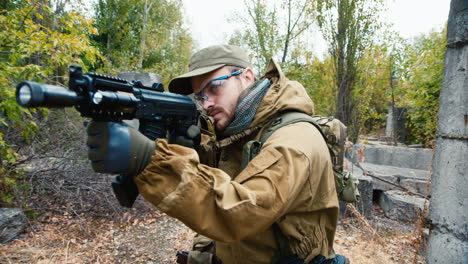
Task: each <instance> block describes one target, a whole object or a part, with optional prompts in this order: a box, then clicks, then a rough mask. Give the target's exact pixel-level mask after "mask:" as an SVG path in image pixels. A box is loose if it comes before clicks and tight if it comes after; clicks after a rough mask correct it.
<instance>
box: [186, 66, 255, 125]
mask: <svg viewBox="0 0 468 264" xmlns="http://www.w3.org/2000/svg"><path fill="white" fill-rule="evenodd" d="M231 69H232V68H231V67H227V66H225V67H222V68H220V69H218V70H215V71H212V72H209V73H206V74H203V75H200V76H195V77H192V78H191V82H192V89H193V93H194V94H195V95H196V97H198V98H199V99H201V100H199V101H200V102H201V105H202V107H203V109H204V110H206V112H207V114H208V115H209V116H211V117H213V119H214V120H215V126H216V130H217V131H223V130H224V129H225V128H226V127H228V126H229V124H230V123H231V121H232V120H233V119H234V115H235V111H236V106H237V103H238V102H239V96H240V94H241V93H242V91H244V90H245V89H246V88H247V87H248V86H249V85H250V84H251V83H252V82H251V80H250V79H251V78H250V74H253V73H252V71H251V70H250V69H247V70H245V71H243V72H240V73H239V72H236V73H235V74H236V75H233V76H230V77H228V78H225V79H223V80H216V79H217V78H220V77H223V76H229V74H231V73H232V70H231ZM197 95H198V96H197Z"/></svg>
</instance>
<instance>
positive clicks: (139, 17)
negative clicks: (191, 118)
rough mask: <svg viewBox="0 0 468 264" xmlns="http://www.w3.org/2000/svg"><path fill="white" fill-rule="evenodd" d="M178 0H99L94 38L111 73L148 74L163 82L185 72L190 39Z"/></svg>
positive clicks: (190, 47) (190, 45)
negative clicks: (97, 32)
mask: <svg viewBox="0 0 468 264" xmlns="http://www.w3.org/2000/svg"><path fill="white" fill-rule="evenodd" d="M181 5H182V3H181V0H99V1H98V2H97V4H96V6H95V9H96V14H95V18H96V27H97V29H98V31H99V35H96V36H95V37H94V41H95V44H96V45H97V46H98V47H99V48H100V50H101V51H102V53H103V54H104V55H105V56H106V59H107V61H108V62H109V63H111V70H113V71H115V70H121V71H135V70H138V71H151V72H156V73H158V74H160V75H162V76H163V77H164V78H165V79H164V80H165V81H166V82H167V81H168V80H170V79H171V78H173V77H175V76H176V75H179V74H180V73H182V72H183V71H184V70H186V68H185V67H186V65H188V61H189V59H190V56H191V53H192V50H191V49H192V39H191V37H190V36H189V35H188V33H187V30H186V29H185V28H184V27H183V25H182V21H183V17H182V13H181V10H180V6H181Z"/></svg>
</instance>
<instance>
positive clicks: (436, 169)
mask: <svg viewBox="0 0 468 264" xmlns="http://www.w3.org/2000/svg"><path fill="white" fill-rule="evenodd" d="M467 21H468V2H467V1H466V0H452V2H451V7H450V15H449V20H448V30H447V41H448V44H447V51H446V53H445V68H444V80H443V83H442V90H441V93H440V108H439V122H438V131H437V141H436V148H435V157H434V164H433V168H432V170H433V176H432V189H431V197H432V198H431V203H430V208H429V220H430V221H429V222H430V223H431V227H430V229H431V232H430V236H429V245H428V251H427V259H426V260H427V263H428V264H433V263H455V264H457V263H460V264H462V263H463V264H466V263H468V189H467V184H466V182H467V177H468V174H467V171H468V162H467V157H468V107H467V106H468V90H467V87H468V75H467V71H468V23H467Z"/></svg>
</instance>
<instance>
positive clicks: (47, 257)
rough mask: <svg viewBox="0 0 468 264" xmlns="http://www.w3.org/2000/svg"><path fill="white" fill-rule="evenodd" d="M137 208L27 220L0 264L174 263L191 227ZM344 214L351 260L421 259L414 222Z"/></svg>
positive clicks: (342, 240) (340, 240)
mask: <svg viewBox="0 0 468 264" xmlns="http://www.w3.org/2000/svg"><path fill="white" fill-rule="evenodd" d="M135 210H136V209H133V210H129V211H128V212H126V213H124V214H123V215H122V216H121V217H120V219H115V218H113V217H106V216H98V217H97V216H90V215H86V214H79V215H76V214H75V215H71V214H69V213H67V212H64V213H63V212H59V211H50V212H47V213H44V214H42V215H41V216H40V217H39V218H38V219H36V220H34V221H31V222H30V223H29V225H28V228H27V230H26V233H25V234H24V235H23V236H22V237H20V238H19V239H17V240H14V241H12V242H10V243H8V244H4V245H0V263H145V264H152V263H155V264H166V263H175V253H176V252H177V251H178V250H184V249H189V248H190V244H191V240H192V237H193V235H194V233H193V231H191V230H190V229H188V228H187V227H185V226H184V225H183V224H182V223H181V222H179V221H178V220H175V219H173V218H170V217H168V216H167V215H165V214H164V213H161V212H159V211H157V210H156V209H151V210H147V211H146V212H144V213H140V212H136V211H135ZM374 215H375V217H374V219H373V220H369V221H367V220H363V219H360V218H358V217H352V218H343V219H341V220H340V224H339V227H338V230H337V234H336V239H335V251H336V252H337V253H339V254H342V255H345V256H347V257H348V258H349V259H350V260H351V262H352V263H364V264H365V263H372V264H379V263H382V264H387V263H425V262H424V261H423V258H422V257H421V256H419V255H416V254H415V251H416V248H417V247H418V238H419V237H420V236H419V234H418V231H417V227H416V226H415V225H414V224H405V223H398V222H395V221H391V220H389V219H387V218H385V217H384V216H383V215H382V214H381V212H380V211H379V210H376V212H375V213H374ZM415 256H416V257H415Z"/></svg>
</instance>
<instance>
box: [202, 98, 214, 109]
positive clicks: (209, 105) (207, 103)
mask: <svg viewBox="0 0 468 264" xmlns="http://www.w3.org/2000/svg"><path fill="white" fill-rule="evenodd" d="M213 106H214V102H213V101H212V100H209V99H208V100H203V109H205V110H208V109H210V108H212V107H213Z"/></svg>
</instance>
